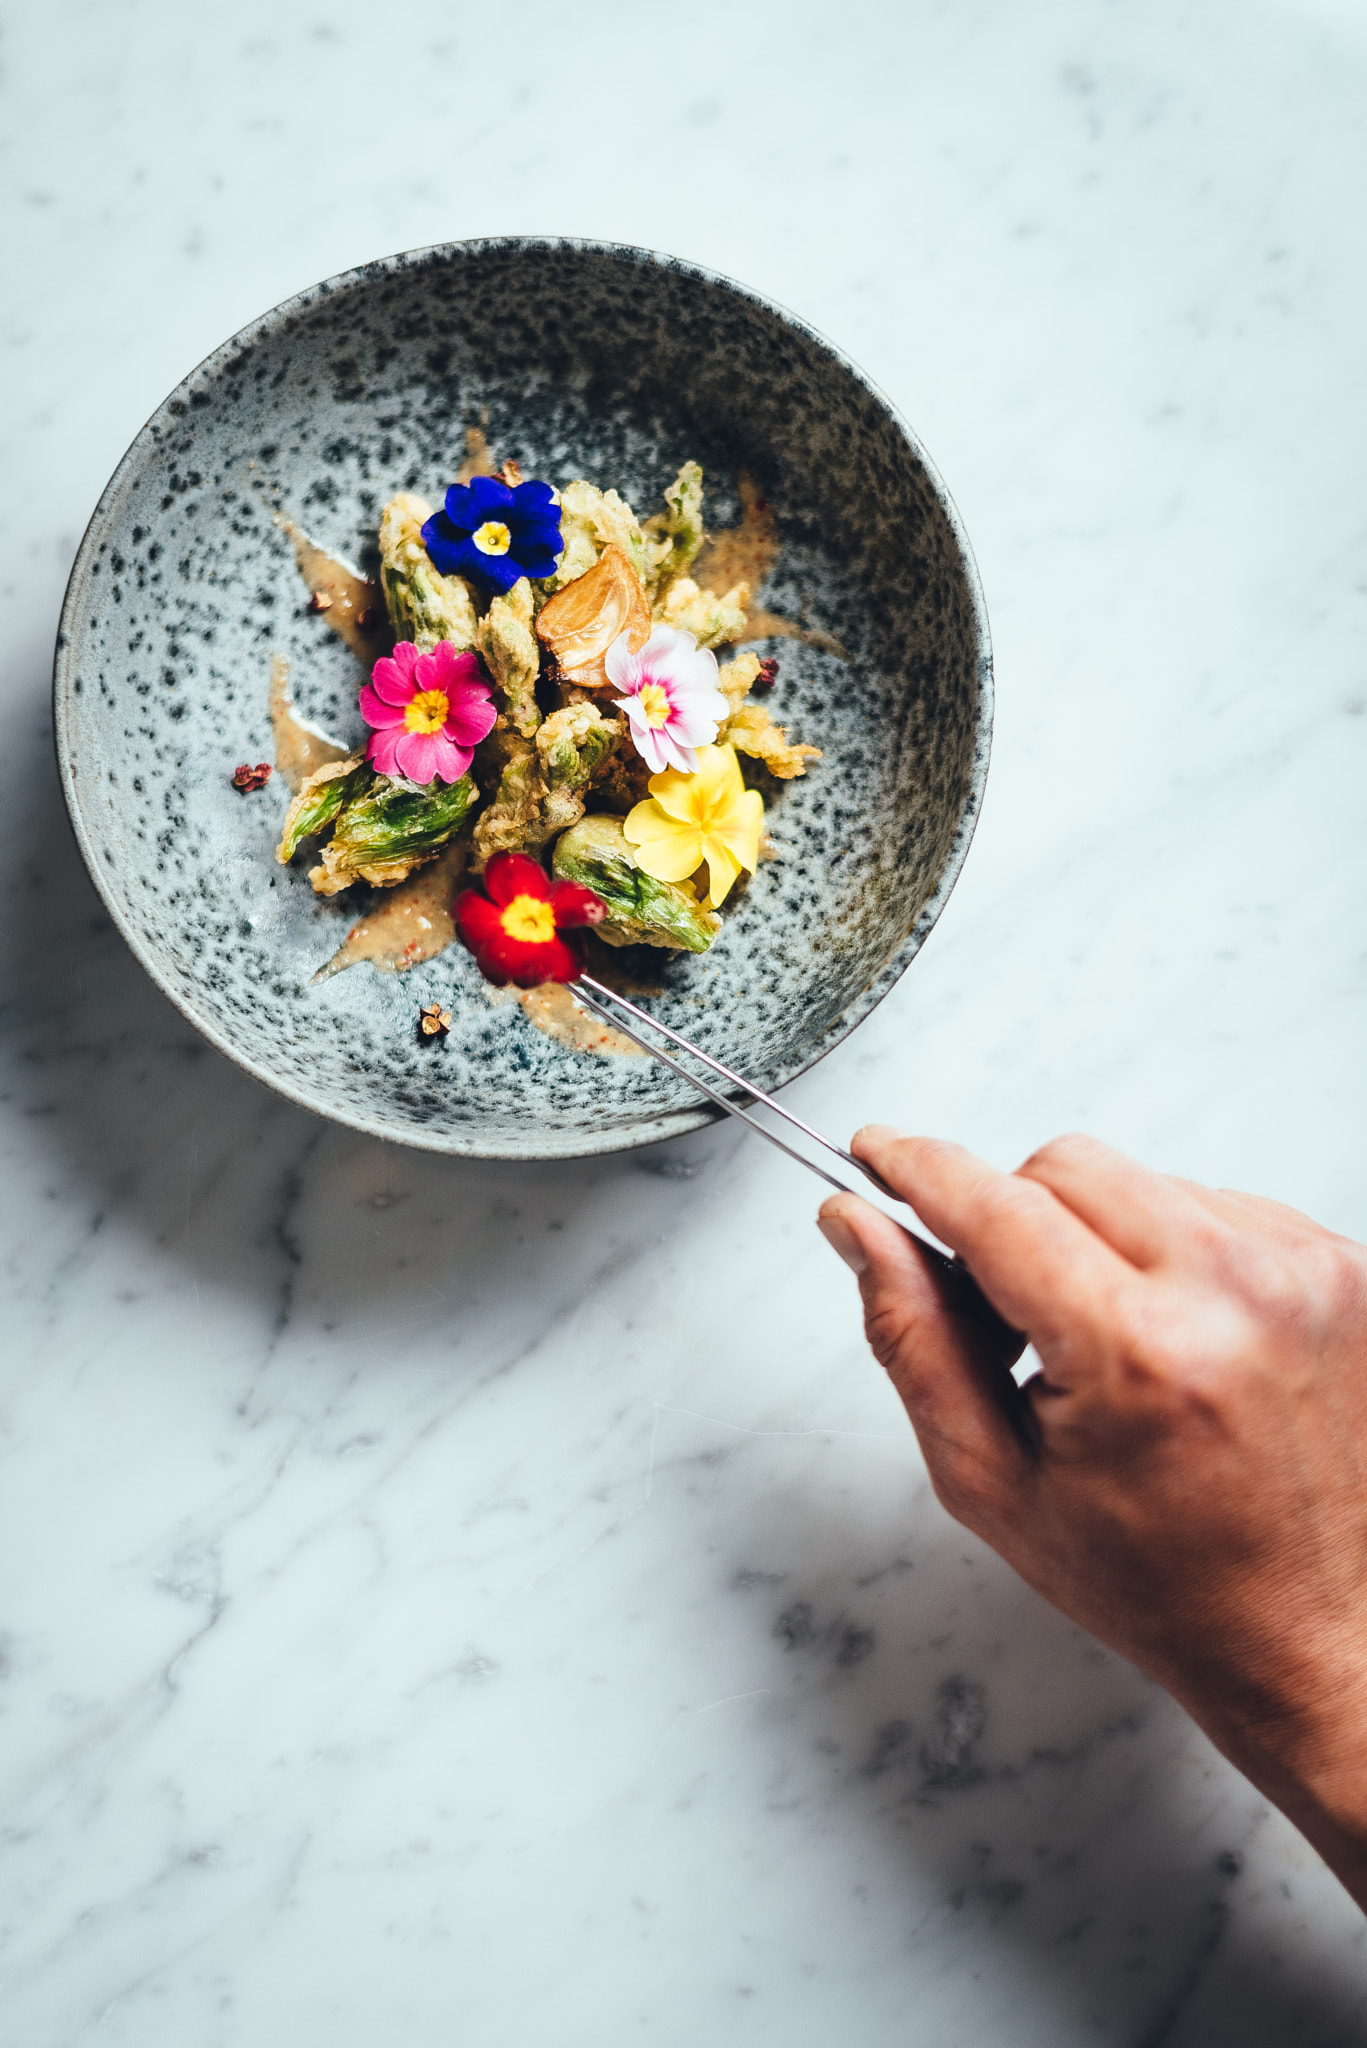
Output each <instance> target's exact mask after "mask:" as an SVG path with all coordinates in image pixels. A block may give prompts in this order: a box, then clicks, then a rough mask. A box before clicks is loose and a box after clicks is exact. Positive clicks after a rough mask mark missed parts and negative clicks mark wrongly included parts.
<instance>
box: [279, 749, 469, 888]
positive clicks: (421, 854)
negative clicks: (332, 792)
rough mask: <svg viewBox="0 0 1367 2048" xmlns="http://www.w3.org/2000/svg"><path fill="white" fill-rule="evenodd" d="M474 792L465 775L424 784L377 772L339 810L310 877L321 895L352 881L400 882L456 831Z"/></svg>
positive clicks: (345, 886) (348, 885)
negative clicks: (335, 821) (319, 859)
mask: <svg viewBox="0 0 1367 2048" xmlns="http://www.w3.org/2000/svg"><path fill="white" fill-rule="evenodd" d="M478 796H479V791H478V790H477V789H476V788H475V785H474V782H473V780H472V778H471V777H470V776H468V775H462V776H461V778H460V781H459V782H450V783H448V782H431V783H429V784H428V786H427V788H426V789H420V788H419V787H418V786H417V784H416V783H412V782H401V781H398V780H396V779H395V778H393V777H390V776H388V775H377V776H376V777H375V778H374V781H373V782H372V783H371V784H370V785H369V787H368V788H365V789H363V790H361V792H360V793H359V794H358V795H356V796H354V797H353V798H352V799H351V801H350V802H349V803H347V804H346V805H345V806H344V807H343V809H342V810H341V812H340V813H339V815H338V818H337V825H336V829H335V830H334V832H333V835H332V838H331V839H330V840H329V841H328V843H327V845H326V846H325V847H324V848H323V858H322V861H321V863H320V865H319V866H318V867H316V868H313V869H312V870H311V871H310V873H309V880H310V881H311V882H312V884H313V886H314V889H315V890H316V892H317V893H318V895H320V896H335V895H336V894H337V892H338V890H339V889H348V888H350V886H351V884H352V883H353V882H356V881H363V882H374V883H377V884H379V885H381V886H383V885H386V884H388V883H390V882H402V881H403V880H404V878H405V877H406V876H407V875H410V874H411V873H412V872H413V870H414V868H416V867H421V865H422V863H423V862H424V861H425V860H430V859H431V857H432V855H433V854H434V853H436V852H437V851H438V850H439V849H440V848H441V847H443V846H445V844H446V842H447V840H448V839H450V838H451V837H452V835H453V834H454V833H456V832H458V831H459V829H460V827H461V825H462V824H463V823H464V822H465V819H466V817H467V816H468V815H469V813H470V810H471V809H472V807H473V805H474V804H475V802H476V800H477V799H478Z"/></svg>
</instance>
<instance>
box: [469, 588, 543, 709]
mask: <svg viewBox="0 0 1367 2048" xmlns="http://www.w3.org/2000/svg"><path fill="white" fill-rule="evenodd" d="M475 645H476V647H478V649H479V651H480V653H481V654H482V655H483V656H484V660H485V664H486V666H487V667H488V670H489V673H490V675H491V676H492V677H493V679H494V687H495V689H496V690H497V692H498V693H499V696H500V697H501V699H502V702H503V708H504V710H505V711H506V713H507V716H508V723H509V724H510V725H511V726H512V727H513V729H514V731H516V732H519V733H521V734H522V736H523V738H524V739H530V738H531V736H532V734H533V733H534V732H535V731H536V729H537V727H538V725H540V723H541V712H540V710H539V708H538V706H537V701H536V679H537V676H538V674H539V673H540V669H541V657H540V655H539V653H538V651H537V645H536V640H535V638H534V637H533V634H532V586H531V584H530V583H529V582H528V581H527V579H526V577H525V576H522V577H519V579H518V581H517V582H516V583H515V584H514V585H513V587H512V589H511V590H510V591H509V592H508V594H507V596H506V597H496V598H494V600H493V601H492V603H491V604H490V606H489V609H488V611H487V612H486V613H485V614H484V617H483V618H482V619H481V620H480V622H479V624H478V625H477V627H476V628H475Z"/></svg>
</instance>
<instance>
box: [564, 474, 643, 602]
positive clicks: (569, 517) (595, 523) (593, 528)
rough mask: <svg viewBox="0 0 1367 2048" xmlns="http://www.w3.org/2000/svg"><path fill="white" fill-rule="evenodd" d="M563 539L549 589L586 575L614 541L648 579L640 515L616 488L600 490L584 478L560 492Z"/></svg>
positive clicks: (637, 571)
mask: <svg viewBox="0 0 1367 2048" xmlns="http://www.w3.org/2000/svg"><path fill="white" fill-rule="evenodd" d="M560 540H561V547H562V553H561V556H560V561H559V564H558V566H557V568H556V572H555V574H554V576H551V577H548V578H547V579H546V583H545V585H544V588H545V590H547V591H552V590H563V589H564V587H565V585H566V584H567V583H573V582H574V581H575V580H576V578H577V577H580V576H583V575H585V574H586V573H587V571H588V570H590V569H591V568H592V567H593V565H594V563H595V562H596V561H597V560H598V557H599V555H601V554H602V552H603V549H604V548H605V547H608V546H609V545H610V544H612V543H613V542H615V543H616V545H617V546H618V547H619V548H620V549H621V550H622V553H623V554H624V555H625V556H626V558H627V560H628V561H629V562H630V564H631V566H632V568H633V569H634V570H635V571H636V574H637V575H638V576H639V577H640V578H641V580H642V581H643V582H644V580H645V573H646V544H645V537H644V535H643V534H642V532H641V529H640V526H639V525H638V523H637V519H636V514H635V513H634V512H633V511H632V509H631V507H630V505H628V503H627V501H626V499H625V498H622V497H619V496H618V494H617V492H616V491H600V490H599V488H598V486H597V484H586V483H584V482H582V481H580V482H577V483H572V484H566V486H565V488H564V490H563V491H562V492H561V493H560Z"/></svg>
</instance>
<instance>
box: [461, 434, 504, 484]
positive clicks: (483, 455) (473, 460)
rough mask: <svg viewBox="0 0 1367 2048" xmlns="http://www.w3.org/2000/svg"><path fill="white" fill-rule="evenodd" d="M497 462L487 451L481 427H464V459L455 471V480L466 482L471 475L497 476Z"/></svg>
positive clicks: (486, 443) (486, 441) (487, 444)
mask: <svg viewBox="0 0 1367 2048" xmlns="http://www.w3.org/2000/svg"><path fill="white" fill-rule="evenodd" d="M497 475H498V464H497V463H496V462H495V461H494V458H493V456H492V454H491V453H490V451H489V443H488V440H487V438H486V437H485V432H484V429H483V427H467V428H466V429H465V460H464V462H462V464H461V466H460V468H459V469H458V470H457V471H456V482H457V483H458V484H468V483H469V481H470V479H471V477H472V476H497Z"/></svg>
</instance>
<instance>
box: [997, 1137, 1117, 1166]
mask: <svg viewBox="0 0 1367 2048" xmlns="http://www.w3.org/2000/svg"><path fill="white" fill-rule="evenodd" d="M1101 1149H1102V1147H1101V1146H1100V1145H1099V1144H1098V1143H1097V1140H1096V1139H1095V1138H1089V1137H1088V1135H1087V1133H1086V1132H1085V1131H1064V1132H1063V1133H1062V1134H1061V1136H1059V1137H1057V1138H1050V1139H1049V1140H1048V1142H1047V1143H1046V1144H1043V1145H1037V1146H1036V1148H1035V1150H1034V1151H1033V1152H1032V1153H1031V1154H1030V1157H1029V1158H1028V1159H1027V1160H1026V1161H1025V1163H1024V1165H1023V1166H1021V1167H1019V1168H1018V1169H1017V1171H1018V1172H1020V1173H1023V1174H1036V1173H1038V1174H1042V1175H1047V1174H1048V1173H1049V1171H1050V1169H1051V1168H1055V1167H1060V1166H1069V1165H1078V1164H1082V1165H1086V1164H1088V1163H1089V1162H1090V1161H1091V1160H1093V1159H1095V1158H1096V1156H1097V1154H1098V1152H1100V1151H1101Z"/></svg>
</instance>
